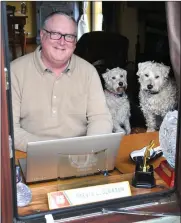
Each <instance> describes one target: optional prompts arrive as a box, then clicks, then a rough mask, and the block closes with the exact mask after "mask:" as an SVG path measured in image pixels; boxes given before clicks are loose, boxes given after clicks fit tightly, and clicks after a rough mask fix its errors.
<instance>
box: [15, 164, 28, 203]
mask: <svg viewBox="0 0 181 223" xmlns="http://www.w3.org/2000/svg"><path fill="white" fill-rule="evenodd" d="M21 181H22V178H21V173H20V167H19V166H16V189H17V205H18V207H24V206H26V205H28V204H29V203H30V202H31V200H32V193H31V190H30V189H29V187H28V186H27V185H26V184H24V183H22V182H21Z"/></svg>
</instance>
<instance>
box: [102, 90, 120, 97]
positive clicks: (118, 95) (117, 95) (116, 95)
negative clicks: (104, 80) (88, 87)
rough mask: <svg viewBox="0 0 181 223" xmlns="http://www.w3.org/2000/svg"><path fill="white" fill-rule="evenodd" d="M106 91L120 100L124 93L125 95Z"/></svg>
mask: <svg viewBox="0 0 181 223" xmlns="http://www.w3.org/2000/svg"><path fill="white" fill-rule="evenodd" d="M106 91H107V92H108V93H109V94H113V95H114V96H115V97H117V98H120V97H122V96H123V95H124V92H123V93H121V94H116V93H114V92H112V91H109V90H107V89H106Z"/></svg>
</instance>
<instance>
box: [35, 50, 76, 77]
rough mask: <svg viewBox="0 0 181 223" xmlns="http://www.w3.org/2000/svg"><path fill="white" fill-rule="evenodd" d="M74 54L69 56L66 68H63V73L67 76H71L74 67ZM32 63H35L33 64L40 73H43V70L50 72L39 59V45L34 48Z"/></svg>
mask: <svg viewBox="0 0 181 223" xmlns="http://www.w3.org/2000/svg"><path fill="white" fill-rule="evenodd" d="M75 57H76V56H75V55H74V54H73V55H72V57H71V58H70V60H69V63H68V65H67V67H66V69H65V70H64V72H63V73H65V74H67V75H68V76H71V74H72V72H73V70H74V68H75V59H76V58H75ZM33 59H34V63H35V66H36V69H37V70H38V72H39V73H40V74H42V75H44V72H45V71H49V72H51V70H50V69H49V68H47V67H46V66H45V65H44V63H43V61H42V59H41V46H38V47H37V48H36V50H35V51H34V57H33Z"/></svg>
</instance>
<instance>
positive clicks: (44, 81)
mask: <svg viewBox="0 0 181 223" xmlns="http://www.w3.org/2000/svg"><path fill="white" fill-rule="evenodd" d="M40 54H41V51H40V48H39V47H38V48H37V49H36V51H35V52H33V53H30V54H27V55H25V56H23V57H20V58H18V59H16V60H14V61H12V62H11V83H12V103H13V122H14V135H15V148H17V149H19V150H22V151H26V148H27V143H28V142H30V141H38V140H45V139H54V138H65V137H76V136H84V135H93V134H104V133H110V132H112V118H111V115H110V113H109V110H108V107H107V104H106V100H105V96H104V92H103V89H102V85H101V82H100V78H99V76H98V73H97V71H96V69H95V68H94V67H93V66H92V65H91V64H90V63H88V62H87V61H85V60H83V59H81V58H80V57H78V56H76V55H73V56H72V58H71V60H70V63H69V65H68V67H67V69H66V70H65V72H63V73H62V75H60V76H59V77H57V76H56V75H55V74H54V73H53V72H51V71H50V70H49V69H48V68H47V67H45V65H44V64H43V62H42V60H41V57H40Z"/></svg>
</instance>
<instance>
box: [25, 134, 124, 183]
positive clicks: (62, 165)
mask: <svg viewBox="0 0 181 223" xmlns="http://www.w3.org/2000/svg"><path fill="white" fill-rule="evenodd" d="M123 135H124V133H123V132H120V133H111V134H103V135H94V136H82V137H74V138H64V139H56V140H48V141H38V142H30V143H28V148H27V171H26V182H35V181H44V180H50V179H56V178H57V177H61V178H66V177H72V176H81V175H85V172H84V173H83V171H80V168H79V167H80V166H79V165H78V166H77V168H76V167H75V165H72V164H73V163H75V162H76V163H77V161H78V163H79V164H80V163H82V164H85V162H87V160H88V159H89V161H90V162H88V163H89V165H90V163H92V164H91V165H92V168H90V166H89V173H88V174H91V173H95V172H97V169H98V167H99V166H100V168H106V169H108V170H112V169H114V165H115V160H116V156H117V152H118V150H119V147H120V142H121V139H122V137H123ZM91 154H92V156H91ZM93 154H96V156H95V155H93ZM95 157H96V158H95ZM92 160H94V161H95V160H96V161H95V162H94V164H93V161H92ZM84 161H85V162H84ZM101 163H102V164H101ZM84 166H85V165H84ZM93 167H94V168H93ZM86 168H87V169H88V166H86ZM87 169H86V170H87Z"/></svg>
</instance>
